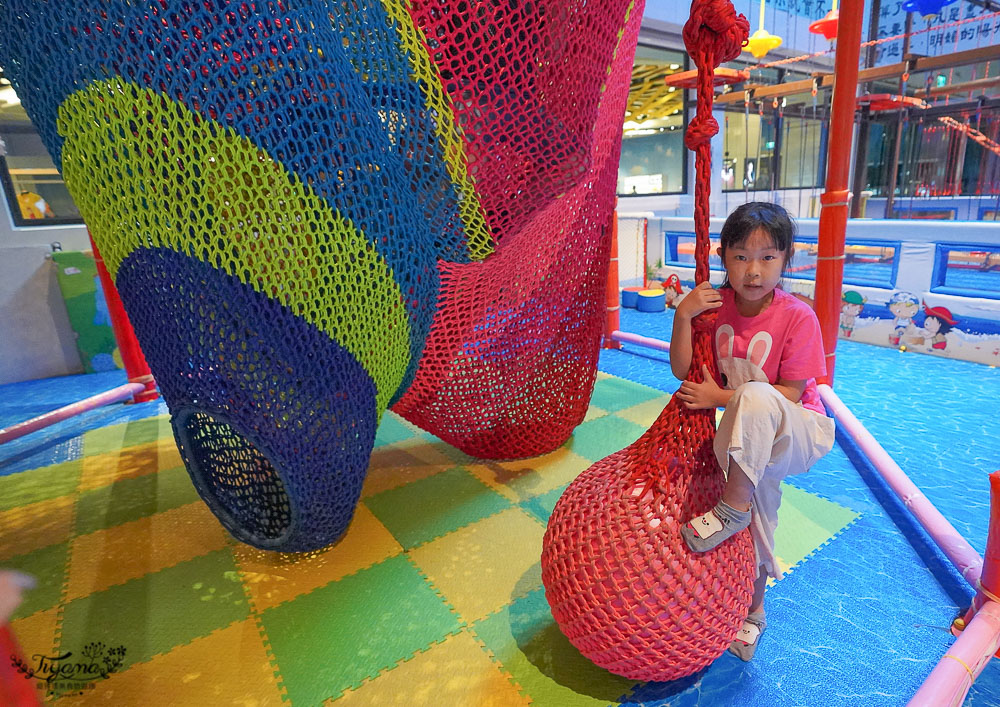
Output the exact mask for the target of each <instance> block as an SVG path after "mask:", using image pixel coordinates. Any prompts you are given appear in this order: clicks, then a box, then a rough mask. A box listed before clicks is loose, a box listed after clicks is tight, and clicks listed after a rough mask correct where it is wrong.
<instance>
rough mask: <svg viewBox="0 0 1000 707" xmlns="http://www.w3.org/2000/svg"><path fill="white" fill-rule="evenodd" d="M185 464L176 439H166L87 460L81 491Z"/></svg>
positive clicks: (82, 475) (82, 473)
mask: <svg viewBox="0 0 1000 707" xmlns="http://www.w3.org/2000/svg"><path fill="white" fill-rule="evenodd" d="M183 465H184V460H183V459H181V454H180V452H178V451H177V443H176V442H174V438H173V437H172V436H171V437H164V438H161V439H159V440H157V441H156V442H149V443H147V444H139V445H136V446H134V447H127V448H125V449H121V450H118V451H115V452H107V453H105V454H96V455H94V456H90V457H84V458H83V469H82V471H81V472H80V490H81V491H87V490H89V489H96V488H99V487H101V486H107V485H108V484H111V483H114V482H115V481H118V480H119V479H132V478H135V477H138V476H145V475H146V474H152V473H154V472H156V471H161V470H164V469H173V468H174V467H178V466H183Z"/></svg>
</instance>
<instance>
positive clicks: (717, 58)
mask: <svg viewBox="0 0 1000 707" xmlns="http://www.w3.org/2000/svg"><path fill="white" fill-rule="evenodd" d="M749 32H750V22H749V21H748V20H747V18H746V17H744V16H743V15H738V14H736V9H735V8H734V7H733V3H732V2H731V0H694V1H693V2H692V3H691V15H690V17H688V21H687V22H686V23H684V46H686V47H687V50H688V54H689V55H690V57H691V60H692V61H693V62H694V64H695V66H696V67H697V68H698V88H697V97H698V104H697V106H698V107H697V113H696V115H695V117H694V119H693V120H692V121H691V123H690V124H689V125H688V129H687V133H686V134H685V136H684V144H685V145H686V146H687V148H688V149H689V150H692V151H694V153H695V158H694V164H695V186H694V234H695V248H694V258H695V274H694V279H695V283H696V284H700V283H702V282H704V281H706V280H708V256H709V245H710V239H709V235H708V220H709V197H710V196H711V193H712V147H711V142H712V136H713V135H716V134H717V133H718V132H719V123H718V121H716V120H715V118H714V117H713V116H712V101H713V98H714V96H715V91H714V87H715V84H714V75H715V68H716V67H717V66H719V65H720V64H722V63H723V62H726V61H731V60H732V59H735V58H736V57H738V56H739V55H740V52H741V51H742V50H743V46H744V45H745V44H746V41H747V35H748V34H749ZM714 319H715V313H714V312H711V313H706V314H703V315H701V316H699V317H697V319H696V320H695V322H694V331H693V337H692V349H693V351H692V356H691V370H690V371H689V373H688V378H690V379H693V380H695V381H699V382H700V381H701V377H702V373H701V367H702V364H707V365H708V366H709V367H710V368H711V369H712V370H714V362H713V358H712V355H711V354H712V351H711V338H710V336H709V333H708V332H709V330H710V328H711V324H712V322H713V321H714Z"/></svg>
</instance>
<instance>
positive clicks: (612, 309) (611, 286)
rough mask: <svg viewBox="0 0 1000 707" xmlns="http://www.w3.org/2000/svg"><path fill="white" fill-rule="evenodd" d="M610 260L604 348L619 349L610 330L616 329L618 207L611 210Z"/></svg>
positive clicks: (617, 317) (617, 319) (617, 305)
mask: <svg viewBox="0 0 1000 707" xmlns="http://www.w3.org/2000/svg"><path fill="white" fill-rule="evenodd" d="M610 228H611V262H610V263H609V264H608V290H607V294H606V295H605V300H604V304H605V306H606V307H607V316H606V317H605V318H604V348H606V349H620V348H621V347H622V345H621V344H620V343H618V342H617V341H615V340H614V339H613V338H611V334H612V332H616V331H618V326H619V310H618V307H619V304H618V297H619V295H618V209H615V210H613V211H612V212H611V225H610Z"/></svg>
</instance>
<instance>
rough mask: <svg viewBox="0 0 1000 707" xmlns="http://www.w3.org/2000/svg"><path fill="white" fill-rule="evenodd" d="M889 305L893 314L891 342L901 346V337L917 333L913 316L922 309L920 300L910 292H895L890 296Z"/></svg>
mask: <svg viewBox="0 0 1000 707" xmlns="http://www.w3.org/2000/svg"><path fill="white" fill-rule="evenodd" d="M888 305H889V311H890V312H892V316H893V320H892V333H891V334H890V335H889V343H890V344H891V345H893V346H899V341H900V339H902V338H903V337H904V336H911V335H913V334H914V333H916V325H915V324H914V323H913V317H914V316H915V315H916V313H917V312H918V311H919V310H920V300H918V299H917V298H916V297H915V296H914V295H912V294H911V293H909V292H894V293H893V295H892V297H890V298H889V302H888Z"/></svg>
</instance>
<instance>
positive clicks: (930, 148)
mask: <svg viewBox="0 0 1000 707" xmlns="http://www.w3.org/2000/svg"><path fill="white" fill-rule="evenodd" d="M896 121H897V118H896V116H895V114H890V115H888V116H879V115H877V114H876V115H875V116H874V117H873V122H872V123H871V128H870V137H869V143H868V172H867V175H868V184H867V188H868V189H869V190H870V191H871V192H872V194H873V196H885V195H886V194H887V192H888V188H889V183H890V181H891V176H892V175H891V171H892V169H893V167H892V166H891V165H890V162H891V161H892V154H893V150H894V149H895V141H896V133H897V130H898V128H897V122H896ZM998 141H1000V111H997V110H996V109H993V108H984V109H983V110H981V111H978V112H972V113H969V112H956V113H955V114H953V115H938V116H936V117H930V116H928V117H922V116H918V117H917V118H915V119H904V122H903V123H902V140H901V141H900V148H899V161H898V162H897V164H896V165H895V171H896V183H895V190H894V196H896V197H911V198H914V199H917V200H926V201H918V202H916V204H910V203H907V204H905V205H903V204H899V205H898V206H897V207H896V209H895V210H894V213H893V214H892V217H893V218H928V219H949V218H952V219H953V218H956V213H955V211H954V209H947V208H946V209H939V208H935V206H934V203H933V198H934V197H941V196H973V197H981V198H984V199H988V198H990V197H996V195H998V194H1000V143H998ZM979 206H982V205H979ZM978 210H979V211H981V209H978ZM976 211H977V209H976V206H975V205H974V206H973V210H972V211H971V216H969V218H976ZM980 218H981V216H980Z"/></svg>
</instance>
